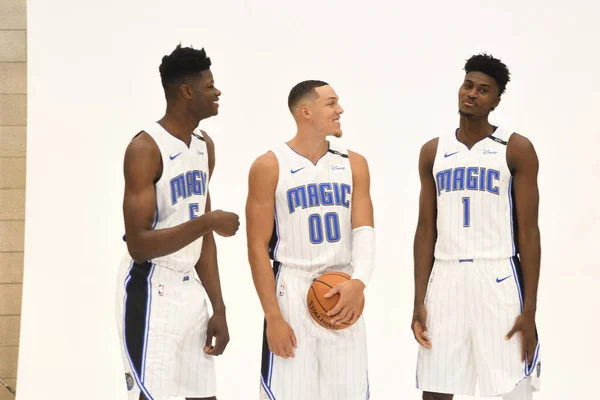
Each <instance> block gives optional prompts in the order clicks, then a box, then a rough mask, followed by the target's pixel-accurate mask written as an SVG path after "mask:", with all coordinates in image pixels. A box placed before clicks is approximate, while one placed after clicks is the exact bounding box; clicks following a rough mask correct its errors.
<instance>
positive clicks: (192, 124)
mask: <svg viewBox="0 0 600 400" xmlns="http://www.w3.org/2000/svg"><path fill="white" fill-rule="evenodd" d="M158 123H159V124H160V125H162V127H163V128H165V129H166V130H167V132H169V133H170V134H171V135H173V136H175V137H176V138H178V139H180V140H183V142H184V143H186V144H187V145H188V146H189V143H190V141H191V138H192V133H193V132H194V129H196V128H197V127H198V124H199V123H200V121H199V120H198V119H197V118H195V117H193V116H191V115H189V114H188V113H186V112H177V111H176V110H169V109H167V112H166V114H165V115H164V117H162V118H161V119H160V120H159V121H158Z"/></svg>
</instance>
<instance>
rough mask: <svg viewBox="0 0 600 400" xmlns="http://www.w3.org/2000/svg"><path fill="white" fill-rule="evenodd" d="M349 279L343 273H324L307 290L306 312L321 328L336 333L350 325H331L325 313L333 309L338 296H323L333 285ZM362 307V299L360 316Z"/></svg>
mask: <svg viewBox="0 0 600 400" xmlns="http://www.w3.org/2000/svg"><path fill="white" fill-rule="evenodd" d="M349 279H350V275H348V274H345V273H343V272H326V273H324V274H323V275H321V276H319V277H318V278H316V279H315V280H314V281H313V283H312V285H311V286H310V288H309V289H308V295H307V297H306V301H307V305H308V312H309V313H310V316H311V317H312V318H313V319H314V320H315V321H316V322H317V323H318V324H319V325H321V326H322V327H324V328H327V329H331V330H336V331H337V330H341V329H345V328H347V327H349V326H350V325H352V324H349V323H346V322H342V323H341V324H339V325H337V324H332V323H331V322H330V320H331V317H329V316H328V315H327V312H329V311H330V310H331V309H332V308H334V307H335V305H336V304H337V302H338V300H339V298H340V295H339V294H335V295H334V296H332V297H330V298H328V299H327V298H325V294H326V293H327V292H329V291H330V290H331V289H332V288H333V287H334V286H335V285H337V284H338V283H342V282H344V281H347V280H349ZM364 307H365V300H364V298H363V303H362V306H361V308H360V314H362V312H363V309H364ZM360 314H359V316H360Z"/></svg>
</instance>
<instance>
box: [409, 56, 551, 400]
mask: <svg viewBox="0 0 600 400" xmlns="http://www.w3.org/2000/svg"><path fill="white" fill-rule="evenodd" d="M465 72H466V76H465V78H464V82H463V84H462V85H461V87H460V89H459V92H458V97H459V113H460V125H459V128H458V129H456V130H452V131H450V132H448V133H446V134H444V135H442V136H440V137H439V138H436V139H433V140H431V141H429V142H428V143H426V144H425V145H424V146H423V148H422V150H421V155H420V159H419V174H420V177H421V196H420V201H419V221H418V226H417V232H416V235H415V244H414V253H415V254H414V257H415V303H414V315H413V322H412V329H413V332H414V335H415V338H416V339H417V341H418V342H419V343H420V344H421V346H420V347H419V357H418V365H417V377H416V378H417V387H418V388H419V389H421V390H422V391H423V399H426V400H433V399H437V400H447V399H452V397H453V395H454V394H460V395H474V394H475V387H476V384H478V385H479V393H480V395H481V396H486V397H487V396H502V397H503V399H505V400H509V399H510V400H525V399H531V398H532V391H535V390H538V389H539V378H540V374H541V369H540V368H541V364H540V346H539V342H538V336H537V330H536V326H535V313H536V298H537V286H538V277H539V269H540V253H541V251H540V234H539V228H538V221H537V219H538V198H539V195H538V187H537V172H538V159H537V156H536V152H535V150H534V148H533V145H532V144H531V142H530V141H529V140H528V139H526V138H525V137H523V136H521V135H519V134H517V133H513V131H512V130H510V129H508V128H506V127H502V126H493V125H491V124H490V123H489V122H488V115H489V113H490V112H491V111H492V110H494V109H495V107H497V106H498V104H499V103H500V97H501V95H502V94H503V92H504V90H505V87H506V84H507V83H508V81H509V72H508V69H507V68H506V65H504V64H503V63H502V62H501V61H500V60H498V59H496V58H493V57H492V56H489V55H487V54H480V55H476V56H473V57H472V58H470V59H469V60H468V61H467V63H466V65H465ZM515 333H516V335H515Z"/></svg>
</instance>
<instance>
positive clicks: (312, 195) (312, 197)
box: [306, 183, 319, 207]
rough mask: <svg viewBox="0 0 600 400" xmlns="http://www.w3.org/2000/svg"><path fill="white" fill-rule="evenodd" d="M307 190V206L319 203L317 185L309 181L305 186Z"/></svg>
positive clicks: (314, 205)
mask: <svg viewBox="0 0 600 400" xmlns="http://www.w3.org/2000/svg"><path fill="white" fill-rule="evenodd" d="M306 189H307V190H308V206H309V207H316V206H318V205H319V192H318V191H317V185H316V184H315V183H311V184H310V185H308V186H306Z"/></svg>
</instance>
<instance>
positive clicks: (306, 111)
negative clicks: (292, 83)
mask: <svg viewBox="0 0 600 400" xmlns="http://www.w3.org/2000/svg"><path fill="white" fill-rule="evenodd" d="M298 111H299V113H300V116H301V117H302V118H306V119H311V117H312V111H311V109H310V107H308V106H307V105H306V104H300V107H299V108H298Z"/></svg>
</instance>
